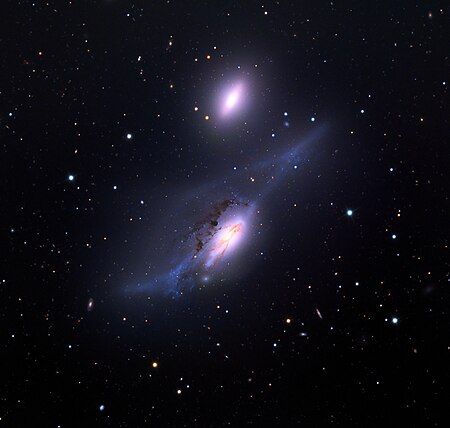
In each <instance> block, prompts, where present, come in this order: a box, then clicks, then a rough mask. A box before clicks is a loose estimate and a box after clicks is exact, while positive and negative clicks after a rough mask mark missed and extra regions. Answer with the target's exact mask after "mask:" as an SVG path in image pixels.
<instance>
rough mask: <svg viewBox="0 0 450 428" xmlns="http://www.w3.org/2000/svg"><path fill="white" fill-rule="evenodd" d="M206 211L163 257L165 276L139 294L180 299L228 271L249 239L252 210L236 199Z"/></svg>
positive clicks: (247, 204)
mask: <svg viewBox="0 0 450 428" xmlns="http://www.w3.org/2000/svg"><path fill="white" fill-rule="evenodd" d="M209 207H210V208H209V209H208V210H204V212H203V214H202V215H201V216H199V218H198V219H197V220H196V221H195V222H194V223H193V224H192V225H190V226H189V227H188V231H187V233H184V234H183V233H181V232H180V233H179V236H178V237H177V238H176V241H177V242H176V243H175V244H174V245H172V246H171V253H170V254H169V255H167V256H166V257H168V259H170V261H169V266H168V268H167V270H166V272H164V273H162V274H160V275H155V276H154V278H153V279H152V280H151V281H150V282H149V283H147V284H141V287H140V288H141V289H142V290H143V291H144V290H145V291H161V292H163V293H165V294H171V295H180V294H183V292H184V291H185V290H190V289H192V288H194V287H195V286H201V285H204V283H205V281H207V282H211V281H212V280H213V279H214V278H216V277H217V276H219V275H220V274H222V273H224V272H229V271H230V269H232V265H233V262H234V261H235V258H236V257H237V256H238V252H239V250H241V249H243V248H244V247H245V244H247V243H248V241H249V239H250V238H251V233H250V231H251V229H252V227H251V225H252V222H253V220H254V219H253V216H254V212H255V210H254V207H253V205H252V204H251V203H250V202H248V201H244V200H241V199H239V198H237V197H229V198H224V199H222V200H219V201H218V202H217V203H215V204H212V205H209ZM160 257H161V258H163V257H164V256H160Z"/></svg>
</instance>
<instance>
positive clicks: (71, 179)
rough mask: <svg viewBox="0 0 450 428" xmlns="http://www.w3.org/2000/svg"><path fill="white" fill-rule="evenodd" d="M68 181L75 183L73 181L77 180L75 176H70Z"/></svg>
mask: <svg viewBox="0 0 450 428" xmlns="http://www.w3.org/2000/svg"><path fill="white" fill-rule="evenodd" d="M67 179H68V180H69V181H73V180H75V176H74V175H72V174H70V175H69V176H68V177H67Z"/></svg>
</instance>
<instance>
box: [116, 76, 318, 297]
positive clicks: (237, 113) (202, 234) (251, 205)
mask: <svg viewBox="0 0 450 428" xmlns="http://www.w3.org/2000/svg"><path fill="white" fill-rule="evenodd" d="M250 91H251V86H250V85H248V84H246V83H245V82H244V81H242V80H240V81H237V82H235V83H232V84H231V85H229V87H225V88H223V89H222V90H221V91H218V92H219V96H218V97H217V100H215V102H213V103H211V104H212V105H213V111H214V112H213V113H212V114H208V115H206V116H205V118H206V120H208V121H211V122H215V125H214V126H215V127H216V128H217V129H218V130H219V133H220V130H221V129H223V128H224V127H225V126H227V125H230V123H232V122H233V120H234V121H239V119H241V115H242V114H243V113H244V111H245V109H247V108H251V102H250V101H249V99H250V98H254V97H251V94H250ZM196 110H197V108H196ZM283 116H284V118H285V119H286V118H287V116H288V113H287V112H284V113H283ZM313 121H314V120H313ZM284 123H285V124H288V122H287V121H285V122H284ZM285 126H286V125H285ZM319 129H321V128H319ZM320 135H321V132H320V131H317V130H316V131H315V132H314V133H311V134H310V135H309V136H303V138H299V139H298V140H297V141H295V142H294V144H291V145H289V144H286V145H285V146H283V145H281V147H280V148H279V149H278V151H277V150H274V149H272V150H270V151H268V153H265V154H263V155H259V157H260V158H258V159H253V163H252V165H251V166H246V167H239V168H238V167H237V166H235V167H234V168H233V171H232V173H231V175H230V174H227V173H225V174H222V175H221V174H218V175H217V177H212V178H211V179H210V182H209V183H206V184H202V185H200V186H198V187H195V186H194V187H193V188H190V189H188V190H187V191H186V192H185V193H184V194H182V195H181V196H180V197H178V200H177V201H176V202H175V203H174V204H173V206H172V207H171V208H170V209H169V210H168V212H167V211H166V213H165V215H164V216H163V217H164V218H166V219H167V218H171V217H175V218H177V219H178V220H177V224H176V225H172V226H170V225H168V223H167V222H165V221H164V218H163V220H162V225H160V226H158V227H157V228H154V229H153V230H152V231H151V232H150V235H149V242H150V243H155V242H160V241H166V244H167V247H165V248H164V249H161V248H158V251H157V254H155V255H154V257H153V258H152V260H151V264H152V265H156V266H157V267H155V268H153V269H150V270H149V271H148V272H146V275H145V279H143V280H142V281H140V282H138V284H135V285H134V286H133V285H128V286H126V287H125V290H126V291H127V292H129V293H133V294H134V293H137V294H140V293H143V294H145V293H147V294H153V293H161V294H164V295H171V296H172V297H175V296H180V295H182V294H183V292H184V291H186V290H191V289H192V288H193V287H195V286H197V287H198V286H199V287H203V286H206V285H213V284H214V281H215V280H218V279H221V280H223V279H224V278H227V277H230V276H231V277H232V276H234V275H236V274H238V272H237V270H238V268H236V267H235V266H239V265H241V264H242V263H240V261H239V258H241V259H242V258H244V259H248V258H249V256H248V254H249V252H251V251H253V250H254V248H255V244H256V242H254V241H256V240H257V239H258V237H260V235H264V229H263V228H261V227H259V225H258V222H261V218H262V215H261V211H264V206H265V205H270V204H271V200H270V196H271V194H272V192H274V191H275V190H276V189H280V190H281V191H282V190H283V187H282V185H283V183H284V180H283V179H284V178H286V177H288V176H289V174H290V173H294V172H296V170H297V169H298V167H299V165H301V164H302V163H303V162H305V161H306V153H307V152H308V150H310V149H311V145H312V144H313V143H318V141H319V140H320ZM235 163H236V164H237V165H239V164H240V161H239V157H238V158H237V159H236V160H235ZM238 170H239V171H238ZM255 177H258V178H255ZM248 182H250V183H251V185H250V186H248ZM175 213H176V215H175ZM168 231H169V232H168ZM150 245H151V244H150ZM236 259H237V260H236Z"/></svg>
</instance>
